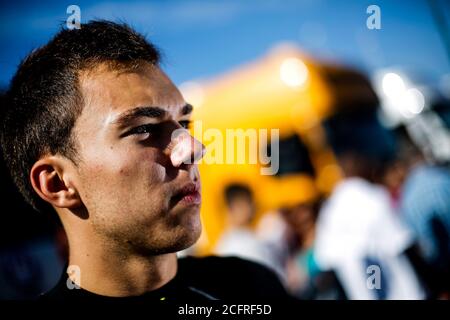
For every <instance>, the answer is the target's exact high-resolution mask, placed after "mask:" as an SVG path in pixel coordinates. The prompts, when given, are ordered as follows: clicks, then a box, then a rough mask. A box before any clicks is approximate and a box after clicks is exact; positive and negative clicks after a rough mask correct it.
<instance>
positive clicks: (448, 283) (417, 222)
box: [397, 127, 450, 298]
mask: <svg viewBox="0 0 450 320" xmlns="http://www.w3.org/2000/svg"><path fill="white" fill-rule="evenodd" d="M397 136H398V141H399V146H400V148H399V149H400V151H399V154H400V155H399V158H400V160H401V161H402V163H403V164H404V167H405V169H406V172H407V174H406V175H405V181H404V184H403V187H402V191H401V193H400V195H401V196H400V199H399V202H400V211H401V217H402V218H403V220H404V221H405V222H406V224H407V226H408V227H409V228H410V230H412V232H413V234H414V236H415V238H416V240H417V243H418V249H419V250H420V254H421V255H422V256H423V257H424V258H425V261H426V264H427V266H428V269H427V268H426V267H424V268H423V269H424V272H425V274H426V277H427V279H428V280H429V281H428V283H429V285H430V288H429V289H430V290H431V291H432V295H433V297H446V298H450V294H449V293H450V171H449V169H448V168H447V167H445V166H442V165H437V164H429V163H427V161H426V160H425V157H424V155H423V153H422V152H421V150H420V149H419V148H418V147H417V146H416V145H415V144H414V142H413V141H412V140H411V138H410V137H409V134H408V133H407V131H406V129H405V128H404V127H400V128H398V129H397Z"/></svg>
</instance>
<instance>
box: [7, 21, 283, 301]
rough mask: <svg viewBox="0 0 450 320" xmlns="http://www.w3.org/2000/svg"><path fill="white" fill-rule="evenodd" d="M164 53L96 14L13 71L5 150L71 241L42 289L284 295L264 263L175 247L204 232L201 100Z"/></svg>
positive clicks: (175, 296)
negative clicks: (191, 127) (194, 120)
mask: <svg viewBox="0 0 450 320" xmlns="http://www.w3.org/2000/svg"><path fill="white" fill-rule="evenodd" d="M159 62H160V54H159V52H158V50H157V49H156V48H155V47H154V45H153V44H151V43H150V42H148V41H147V40H146V39H145V38H144V37H143V36H141V35H140V34H138V33H136V32H135V31H134V30H132V29H131V28H130V27H128V26H126V25H123V24H116V23H113V22H108V21H91V22H89V23H86V24H82V25H81V28H80V29H74V30H61V31H60V32H59V33H58V34H57V35H56V36H55V37H54V38H53V39H51V40H50V41H49V42H48V43H47V44H46V45H44V46H43V47H41V48H39V49H37V50H34V51H33V52H32V53H31V54H30V55H29V56H28V57H26V58H25V59H24V60H23V61H22V63H21V64H20V66H19V68H18V70H17V73H16V75H15V76H14V78H13V79H12V82H11V85H10V88H9V90H8V92H7V97H6V103H5V107H4V108H2V124H1V145H2V149H3V151H4V156H5V162H6V164H7V166H8V169H9V172H10V174H11V176H12V178H13V180H14V183H15V184H16V186H17V187H18V189H19V190H20V191H21V193H22V195H23V196H24V198H25V199H26V200H27V202H28V203H30V204H31V205H32V206H33V207H34V208H35V209H37V210H38V211H40V212H43V213H44V212H46V213H49V214H55V211H56V214H57V216H58V217H59V219H60V220H61V222H62V224H63V226H64V229H65V232H66V234H67V239H68V243H69V258H68V273H70V274H68V273H66V272H63V274H62V276H61V279H60V281H59V283H58V284H57V285H56V287H55V288H54V289H53V290H51V291H50V292H47V293H46V294H44V296H43V298H47V299H62V300H113V301H117V300H118V299H117V298H128V299H127V300H128V301H129V300H139V301H161V300H164V301H169V302H170V301H186V300H189V301H191V300H195V301H203V300H214V299H230V298H248V297H252V298H253V299H257V298H282V299H286V298H287V296H286V293H285V291H284V289H283V287H282V285H281V283H280V282H279V281H278V279H277V277H276V276H275V274H274V273H272V272H271V271H270V270H268V269H267V268H265V267H263V266H261V265H259V264H256V263H253V262H249V261H245V260H242V259H237V258H217V257H205V258H192V257H189V258H185V259H177V256H176V252H177V251H180V250H183V249H185V248H187V247H189V246H191V245H192V244H194V243H195V242H196V241H197V239H198V237H199V235H200V232H201V223H200V217H199V210H200V205H201V193H200V192H201V190H200V177H199V172H198V168H197V165H196V163H195V160H198V159H199V158H200V157H202V155H203V145H202V144H201V143H200V142H198V141H197V140H195V139H194V138H193V137H192V136H190V135H189V133H188V131H187V130H186V128H187V126H188V123H189V117H190V114H191V111H192V106H190V105H189V104H187V103H186V102H185V101H184V99H183V97H182V96H181V94H180V92H179V91H178V89H177V88H176V87H175V85H174V84H173V83H172V81H171V80H170V79H169V78H168V76H167V75H166V74H165V73H164V72H163V71H162V69H161V68H160V66H159ZM175 133H177V135H174V134H175Z"/></svg>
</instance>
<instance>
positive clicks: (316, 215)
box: [0, 0, 450, 299]
mask: <svg viewBox="0 0 450 320" xmlns="http://www.w3.org/2000/svg"><path fill="white" fill-rule="evenodd" d="M72 4H75V5H77V6H79V8H80V13H81V22H87V21H89V20H91V19H94V18H100V19H108V20H113V21H121V22H126V23H128V24H130V25H131V26H132V27H134V28H135V29H136V30H137V31H139V32H141V33H144V34H146V35H147V37H148V38H149V39H150V40H151V41H152V42H154V43H155V44H156V45H157V46H158V47H159V48H161V49H162V51H163V56H164V59H163V64H162V66H163V69H164V70H165V71H166V72H167V73H168V75H169V76H170V77H171V78H172V80H173V81H174V82H175V83H176V84H177V85H178V86H179V88H180V90H181V91H182V93H183V95H184V96H185V99H186V100H187V101H188V102H190V103H191V104H193V106H194V120H201V123H202V129H203V133H204V132H205V131H206V130H208V129H212V130H216V131H214V132H216V133H218V134H219V135H220V134H222V135H223V136H224V137H225V136H226V132H227V130H229V129H243V130H248V129H250V130H264V129H266V130H268V133H269V134H268V136H269V138H270V137H271V136H270V132H271V131H270V130H272V129H278V130H279V145H278V146H279V148H278V150H274V148H273V145H272V144H271V143H270V142H272V141H270V142H269V143H268V144H267V145H265V144H263V143H258V144H257V145H258V148H261V149H264V150H258V152H264V154H266V155H271V156H274V155H276V154H278V155H279V163H278V170H277V171H276V172H275V171H274V172H273V174H271V175H262V174H261V169H263V168H265V169H267V168H268V167H269V165H268V164H267V163H266V164H261V163H260V162H258V163H252V162H251V161H250V157H249V156H246V158H245V161H243V163H238V164H236V163H235V164H220V163H208V164H207V163H203V164H201V165H200V170H201V175H202V185H203V187H202V189H203V199H204V200H203V205H202V212H201V216H202V221H203V226H204V230H203V233H202V236H201V238H200V240H199V241H198V242H197V244H196V245H195V246H193V247H192V248H189V249H188V250H185V251H183V252H181V253H180V255H186V254H189V255H199V256H201V255H208V254H219V255H234V256H240V257H244V258H247V259H252V260H254V261H257V262H260V263H263V264H265V265H267V266H269V267H270V268H272V269H273V270H274V271H275V272H277V274H278V275H279V277H280V279H281V280H282V281H283V283H284V284H285V286H286V288H287V289H288V290H289V291H290V292H291V293H292V294H294V295H296V296H297V297H299V298H302V299H448V298H449V297H450V295H449V290H450V279H449V272H450V236H449V234H450V172H449V164H450V129H449V128H450V102H449V99H450V3H449V2H448V1H445V0H416V1H408V2H405V1H357V0H354V1H345V2H343V1H331V0H328V1H326V0H317V1H313V0H297V1H290V0H286V1H282V2H281V1H266V0H260V1H256V0H249V1H238V0H221V1H219V0H210V1H198V0H197V1H194V0H185V1H175V0H172V1H162V0H161V1H77V2H76V3H74V2H71V3H69V2H67V3H66V2H61V1H50V0H42V1H39V2H37V1H36V2H34V3H33V2H30V1H22V0H16V1H9V2H2V3H1V5H0V6H1V7H0V43H2V49H1V51H0V70H1V72H0V89H1V90H2V91H4V90H6V89H7V87H8V83H9V81H10V79H11V77H12V76H13V74H14V72H15V70H16V67H17V65H18V63H19V62H20V61H21V59H23V58H24V57H25V56H26V55H27V54H28V53H29V52H30V51H31V50H32V49H34V48H36V47H38V46H40V45H43V44H45V43H46V42H47V41H48V40H49V39H50V38H51V37H52V35H54V34H55V33H56V32H57V30H59V28H60V27H61V26H65V24H66V20H67V18H68V17H69V16H70V14H71V12H69V13H68V12H66V10H67V7H68V6H69V5H72ZM370 5H377V6H378V7H377V8H378V9H379V12H378V13H379V14H378V18H379V25H378V27H379V28H375V29H374V28H370V26H372V25H373V19H374V16H373V15H374V11H372V9H370V10H369V6H370ZM210 132H211V131H210ZM258 132H259V131H258ZM193 134H194V135H196V136H197V138H199V139H202V140H203V143H204V144H205V145H206V146H207V148H208V146H210V145H211V144H212V143H214V141H213V139H211V137H209V140H208V138H207V137H205V136H204V135H202V132H198V131H195V130H193ZM260 140H261V139H260ZM269 140H270V139H269ZM258 142H261V141H258ZM235 148H238V145H237V144H236V145H235ZM243 148H244V149H243V150H244V152H245V154H246V155H248V154H249V152H251V150H250V148H251V144H250V143H246V144H245V143H244V147H243ZM209 150H210V149H209ZM222 151H223V152H226V151H227V150H226V149H224V150H222ZM234 151H236V152H241V151H242V150H240V151H238V149H234ZM208 152H210V151H208ZM236 152H235V153H236ZM210 156H211V155H210ZM0 175H1V177H0V187H1V190H0V195H1V200H2V208H1V209H0V213H1V215H2V216H1V219H0V221H1V222H0V299H30V298H33V297H35V296H36V295H37V294H39V293H40V292H42V291H45V290H47V289H49V288H51V287H52V286H53V285H54V284H55V283H56V282H57V280H58V278H59V276H60V274H61V272H62V270H63V267H64V265H65V257H66V255H67V244H66V242H65V241H66V240H65V235H64V232H63V230H62V229H61V228H60V227H59V224H58V222H57V221H56V219H54V218H52V217H42V216H40V215H39V214H38V213H35V212H33V211H32V209H31V208H30V207H29V206H27V205H26V204H25V203H23V201H22V199H21V196H20V195H19V194H18V193H17V191H16V190H15V189H14V187H13V186H12V184H11V181H10V179H9V177H8V174H7V172H6V169H5V167H4V165H3V163H2V165H1V172H0Z"/></svg>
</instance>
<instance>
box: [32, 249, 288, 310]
mask: <svg viewBox="0 0 450 320" xmlns="http://www.w3.org/2000/svg"><path fill="white" fill-rule="evenodd" d="M67 279H68V275H67V273H66V272H63V275H62V277H61V279H60V281H59V282H58V284H57V285H56V287H55V288H53V289H52V290H51V291H49V292H47V293H45V294H43V295H42V296H41V297H40V298H41V299H47V300H50V299H51V300H90V301H92V300H95V301H119V300H120V301H127V300H128V301H167V302H185V301H207V300H247V301H248V300H263V301H264V300H266V301H267V300H274V299H276V300H286V299H290V298H289V296H288V294H287V293H286V291H285V289H284V287H283V286H282V284H281V282H280V281H279V279H278V277H277V276H276V275H275V274H274V273H273V272H272V271H270V270H269V269H268V268H266V267H264V266H262V265H260V264H258V263H255V262H250V261H247V260H243V259H240V258H235V257H226V258H225V257H214V256H210V257H204V258H194V257H186V258H180V259H178V271H177V274H176V276H175V277H174V278H173V279H172V280H170V281H169V282H168V283H167V284H165V285H164V286H162V287H161V288H159V289H156V290H153V291H149V292H147V293H145V294H143V295H140V296H132V297H120V298H119V297H107V296H102V295H98V294H95V293H92V292H89V291H87V290H84V289H82V288H81V289H75V288H74V289H69V288H68V286H67Z"/></svg>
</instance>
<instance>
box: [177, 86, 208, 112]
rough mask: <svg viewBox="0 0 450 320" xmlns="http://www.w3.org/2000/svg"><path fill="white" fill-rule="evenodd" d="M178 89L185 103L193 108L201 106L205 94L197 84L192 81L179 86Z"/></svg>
mask: <svg viewBox="0 0 450 320" xmlns="http://www.w3.org/2000/svg"><path fill="white" fill-rule="evenodd" d="M179 89H180V91H181V94H182V95H183V98H184V100H186V102H188V103H190V104H192V105H193V106H194V107H199V106H201V105H202V104H203V101H204V99H205V93H204V90H203V88H202V86H201V85H200V84H199V83H197V82H194V81H188V82H184V83H182V84H181V85H180V86H179Z"/></svg>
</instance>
